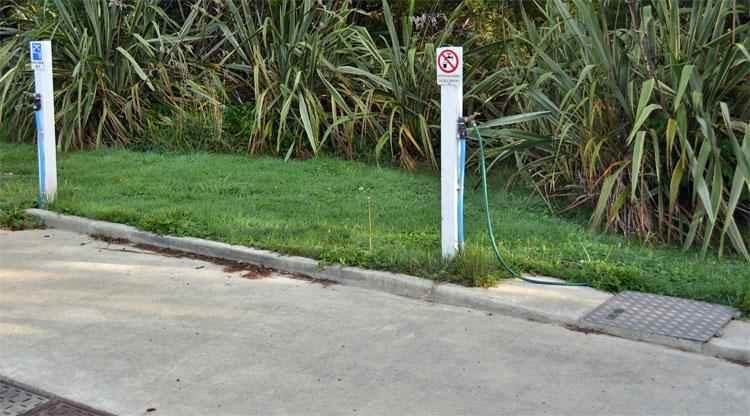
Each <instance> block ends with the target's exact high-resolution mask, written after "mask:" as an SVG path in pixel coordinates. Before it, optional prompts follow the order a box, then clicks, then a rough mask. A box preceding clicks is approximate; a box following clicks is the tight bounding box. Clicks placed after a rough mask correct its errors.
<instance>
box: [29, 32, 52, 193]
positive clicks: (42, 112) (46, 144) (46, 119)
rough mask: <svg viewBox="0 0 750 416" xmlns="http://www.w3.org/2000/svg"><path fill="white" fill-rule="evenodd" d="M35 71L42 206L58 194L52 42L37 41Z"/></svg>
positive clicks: (33, 48) (33, 46)
mask: <svg viewBox="0 0 750 416" xmlns="http://www.w3.org/2000/svg"><path fill="white" fill-rule="evenodd" d="M30 47H31V67H32V68H33V69H34V87H35V92H36V94H35V95H34V98H35V99H34V119H35V120H36V137H37V148H38V152H39V206H40V207H42V206H44V205H47V204H49V203H51V202H53V201H54V200H55V195H56V194H57V153H56V151H57V146H56V140H55V107H54V90H53V87H52V45H51V43H50V41H48V40H43V41H33V42H31V44H30Z"/></svg>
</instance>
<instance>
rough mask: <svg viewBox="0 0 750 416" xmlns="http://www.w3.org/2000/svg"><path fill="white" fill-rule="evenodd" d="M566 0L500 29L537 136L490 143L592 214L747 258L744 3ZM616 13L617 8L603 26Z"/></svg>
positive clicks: (749, 59)
mask: <svg viewBox="0 0 750 416" xmlns="http://www.w3.org/2000/svg"><path fill="white" fill-rule="evenodd" d="M570 3H572V7H569V5H568V2H564V1H562V0H550V1H547V2H546V5H545V6H544V7H542V8H541V12H542V14H543V16H544V20H545V21H544V22H543V23H538V22H534V21H532V20H531V19H528V18H526V17H525V16H524V25H523V27H521V28H513V29H512V30H513V32H514V33H513V39H514V41H513V43H512V44H511V45H510V47H509V48H508V50H507V56H508V57H509V60H510V61H511V65H510V66H509V68H507V69H506V75H507V77H506V79H508V80H510V81H511V82H512V84H511V85H510V86H508V87H507V88H506V93H507V94H508V96H509V97H510V99H512V100H513V102H514V103H515V105H516V106H517V107H518V108H520V109H521V110H522V111H527V112H528V111H545V112H546V113H545V114H543V115H540V116H539V117H536V118H535V119H534V120H533V121H529V122H527V123H526V125H525V129H526V130H528V131H533V132H537V133H540V134H541V136H542V138H540V137H518V136H515V137H512V136H509V135H503V134H498V133H497V132H494V131H493V130H492V129H487V130H488V133H490V134H491V133H495V136H499V137H500V138H499V139H498V140H497V141H495V142H494V149H493V152H490V155H491V156H492V157H494V158H506V157H509V156H512V157H513V159H514V160H515V161H516V163H517V164H518V166H519V167H520V168H521V169H522V171H523V172H524V173H525V174H527V175H528V176H527V177H530V178H533V180H535V181H536V183H537V184H538V185H539V186H540V188H541V189H544V190H545V191H546V194H548V195H553V194H565V195H576V196H578V198H577V199H576V201H575V202H574V204H573V205H574V206H575V205H578V204H581V203H583V202H586V201H588V200H593V201H594V202H595V203H596V204H595V205H596V208H595V210H594V212H593V215H592V218H591V223H592V226H594V227H598V226H602V225H603V226H604V227H605V228H607V229H609V230H612V231H617V232H622V233H625V234H630V233H636V234H638V235H640V236H641V237H644V238H657V239H660V240H662V241H668V242H669V241H673V240H675V239H678V240H679V241H682V242H683V244H684V246H685V248H689V247H691V246H693V245H695V244H699V245H700V246H701V249H702V252H704V253H705V252H706V250H707V249H708V248H709V246H712V245H713V246H714V247H715V248H716V249H717V250H718V252H719V253H720V254H721V253H722V251H723V250H724V249H725V248H726V246H727V243H726V240H729V241H730V242H731V247H732V248H733V250H734V251H735V252H737V253H741V254H742V255H743V256H745V257H746V258H748V259H750V256H748V250H747V246H748V244H749V243H750V241H749V240H750V236H749V235H750V232H748V227H750V224H748V218H750V203H749V201H750V170H749V168H750V127H749V126H748V121H749V120H750V78H749V77H750V55H749V54H748V49H749V48H750V22H748V20H747V19H744V20H743V21H744V23H742V22H743V21H740V20H739V19H737V16H747V13H748V10H747V9H745V8H744V7H743V6H741V5H740V4H738V3H739V2H734V1H732V0H718V1H700V2H693V3H690V4H689V6H688V7H681V6H683V5H684V4H685V3H684V2H682V3H681V2H679V1H678V0H654V1H653V2H640V3H638V2H631V3H624V2H614V1H613V2H607V1H605V2H602V3H601V7H599V5H598V4H597V3H593V2H588V1H584V0H573V1H572V2H570ZM605 12H607V13H610V19H608V17H607V16H605ZM617 13H619V18H620V20H621V21H622V20H626V22H625V23H624V24H622V23H620V24H619V26H618V27H615V28H609V27H608V24H612V23H611V15H612V14H617ZM511 23H512V22H508V24H509V25H511ZM511 26H512V25H511ZM524 52H527V53H524ZM490 125H491V124H490ZM544 137H547V138H548V139H546V140H545V139H544Z"/></svg>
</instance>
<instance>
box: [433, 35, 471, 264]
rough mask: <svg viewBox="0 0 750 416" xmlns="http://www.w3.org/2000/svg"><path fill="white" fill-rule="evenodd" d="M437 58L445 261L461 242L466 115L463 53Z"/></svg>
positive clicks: (448, 51)
mask: <svg viewBox="0 0 750 416" xmlns="http://www.w3.org/2000/svg"><path fill="white" fill-rule="evenodd" d="M435 56H436V59H437V62H436V63H435V66H436V69H437V83H438V85H440V201H441V202H440V216H441V223H440V230H441V231H440V235H441V238H440V239H441V247H442V250H441V251H442V255H443V258H444V259H447V260H450V259H452V258H453V257H455V256H456V253H457V252H458V247H459V240H460V237H459V236H460V234H459V212H458V210H459V155H460V152H459V151H460V146H459V139H458V119H459V118H460V117H462V116H463V102H464V93H463V88H464V87H463V82H464V51H463V48H461V47H453V46H451V47H445V48H437V51H436V53H435Z"/></svg>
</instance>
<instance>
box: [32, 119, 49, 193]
mask: <svg viewBox="0 0 750 416" xmlns="http://www.w3.org/2000/svg"><path fill="white" fill-rule="evenodd" d="M34 122H35V123H36V147H37V155H38V157H39V205H37V208H44V204H45V203H44V190H45V189H46V188H45V186H44V173H45V172H44V132H43V131H42V120H41V117H40V115H39V110H35V111H34Z"/></svg>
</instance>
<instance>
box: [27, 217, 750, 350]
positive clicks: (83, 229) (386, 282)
mask: <svg viewBox="0 0 750 416" xmlns="http://www.w3.org/2000/svg"><path fill="white" fill-rule="evenodd" d="M26 213H27V214H28V215H32V216H35V217H38V218H40V219H41V220H42V221H43V222H44V224H45V225H46V226H48V227H50V228H57V229H61V230H66V231H72V232H77V233H81V234H88V235H101V236H105V237H108V238H117V239H124V240H128V241H130V242H132V243H136V244H145V245H150V246H155V247H159V248H166V249H172V250H178V251H184V252H188V253H194V254H199V255H203V256H209V257H216V258H222V259H226V260H233V261H242V262H247V263H251V264H255V265H259V266H264V267H269V268H272V269H277V270H280V271H285V272H289V273H296V274H301V275H304V276H308V277H311V278H314V279H327V280H331V281H334V282H336V283H339V284H343V285H347V286H355V287H359V288H363V289H371V290H378V291H381V292H386V293H391V294H394V295H399V296H405V297H410V298H415V299H420V300H425V301H429V302H435V303H440V304H447V305H452V306H458V307H465V308H470V309H478V310H483V311H487V312H492V313H498V314H500V315H506V316H512V317H515V318H520V319H527V320H532V321H537V322H542V323H550V324H557V325H564V326H573V327H578V328H582V329H588V330H593V331H597V332H601V333H606V334H609V335H614V336H619V337H623V338H628V339H633V340H637V341H643V342H649V343H654V344H660V345H664V346H668V347H673V348H679V349H682V350H688V351H692V352H697V353H702V354H705V355H711V356H716V357H720V358H727V359H731V360H739V361H750V350H745V349H738V348H724V347H721V346H717V345H712V344H711V343H710V342H709V343H705V344H700V343H696V342H692V341H688V340H680V339H676V338H672V337H664V336H654V335H649V334H646V335H644V334H641V333H631V332H632V331H622V332H620V331H614V332H613V331H612V330H611V328H610V329H609V330H604V328H598V327H593V326H591V325H588V324H587V323H586V322H585V321H578V320H571V319H570V318H569V317H566V316H563V315H561V314H556V313H555V312H554V311H550V310H539V309H536V308H530V307H524V306H521V305H518V304H513V303H509V302H504V301H503V300H501V299H498V298H496V297H492V296H484V295H483V294H482V293H480V292H477V291H475V290H472V289H470V288H467V287H463V286H459V285H455V284H450V283H443V284H438V283H436V282H433V281H431V280H428V279H423V278H419V277H414V276H410V275H405V274H399V273H391V272H385V271H379V270H368V269H360V268H357V267H342V266H322V265H320V264H319V263H318V262H317V261H316V260H313V259H309V258H306V257H299V256H285V255H282V254H279V253H275V252H272V251H268V250H260V249H254V248H250V247H245V246H237V245H231V244H227V243H221V242H217V241H211V240H205V239H201V238H195V237H171V236H160V235H157V234H154V233H151V232H147V231H140V230H138V229H136V228H135V227H132V226H129V225H124V224H117V223H112V222H107V221H100V220H92V219H88V218H83V217H77V216H72V215H65V214H58V213H56V212H52V211H48V210H42V209H35V208H29V209H27V210H26Z"/></svg>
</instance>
